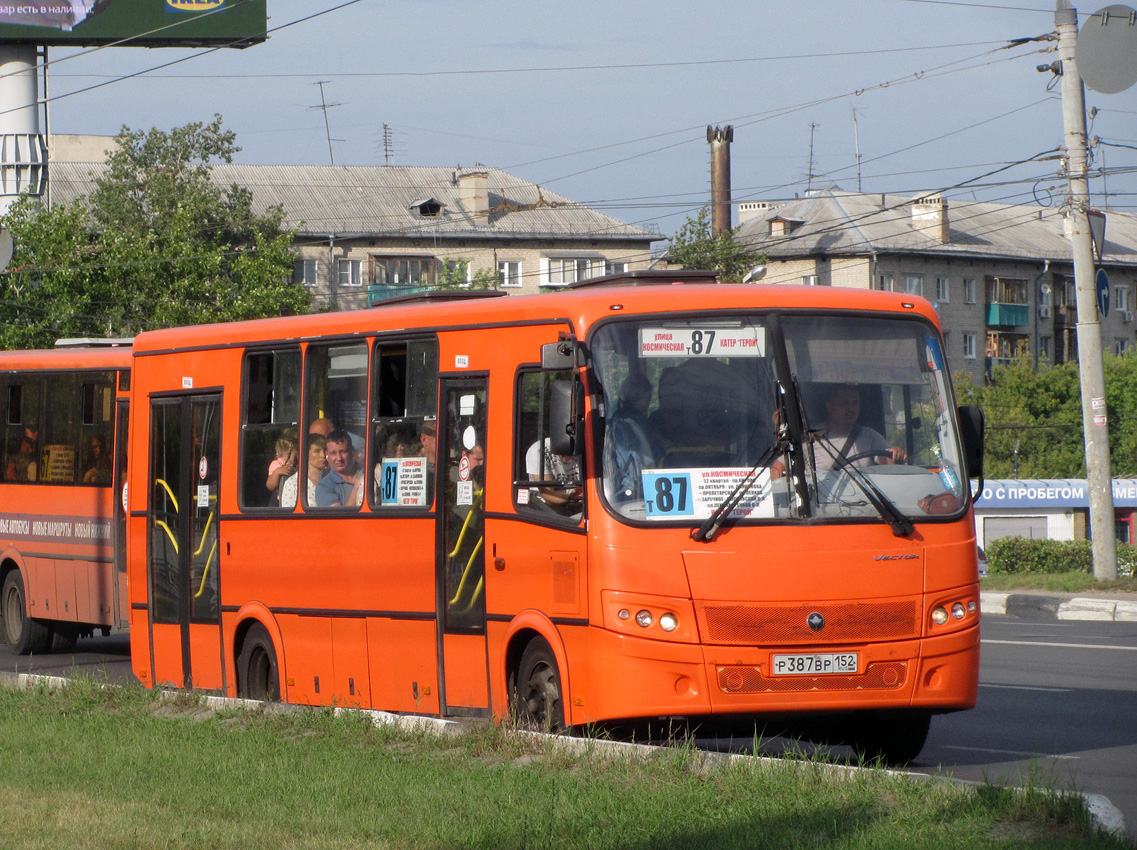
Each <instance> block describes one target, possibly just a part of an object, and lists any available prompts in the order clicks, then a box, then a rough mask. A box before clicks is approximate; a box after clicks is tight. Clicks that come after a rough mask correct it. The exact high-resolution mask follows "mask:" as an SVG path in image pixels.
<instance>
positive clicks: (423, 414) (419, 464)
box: [371, 339, 438, 508]
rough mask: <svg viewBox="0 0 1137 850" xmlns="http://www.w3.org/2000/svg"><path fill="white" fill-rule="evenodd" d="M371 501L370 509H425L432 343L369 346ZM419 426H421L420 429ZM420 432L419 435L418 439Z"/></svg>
mask: <svg viewBox="0 0 1137 850" xmlns="http://www.w3.org/2000/svg"><path fill="white" fill-rule="evenodd" d="M372 374H373V376H374V378H373V383H374V396H373V398H374V401H373V404H372V410H373V411H374V415H373V417H372V421H371V437H372V445H371V458H372V461H373V463H374V466H373V477H372V486H371V501H372V505H374V506H376V507H404V508H423V507H430V505H431V504H432V502H433V496H434V465H435V458H434V453H435V441H434V439H433V438H435V437H436V436H437V432H436V431H435V430H432V429H434V426H435V425H436V417H437V415H438V343H437V341H436V340H434V339H429V340H413V341H411V342H408V343H381V344H377V345H376V346H375V351H374V354H373V367H372ZM424 429H425V430H424ZM424 435H425V439H424Z"/></svg>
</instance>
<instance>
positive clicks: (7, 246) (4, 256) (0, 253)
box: [0, 227, 16, 271]
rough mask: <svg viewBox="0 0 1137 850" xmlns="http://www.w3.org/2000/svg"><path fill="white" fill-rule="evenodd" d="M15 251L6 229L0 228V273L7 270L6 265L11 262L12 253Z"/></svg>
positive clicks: (10, 236)
mask: <svg viewBox="0 0 1137 850" xmlns="http://www.w3.org/2000/svg"><path fill="white" fill-rule="evenodd" d="M15 250H16V245H15V243H14V242H13V241H12V234H11V233H9V232H8V228H6V227H3V228H0V271H3V270H4V269H6V268H8V263H10V262H12V252H13V251H15Z"/></svg>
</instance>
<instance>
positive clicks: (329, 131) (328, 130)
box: [310, 80, 343, 165]
mask: <svg viewBox="0 0 1137 850" xmlns="http://www.w3.org/2000/svg"><path fill="white" fill-rule="evenodd" d="M330 82H331V81H330V80H321V81H319V82H317V83H316V85H318V86H319V87H320V105H319V106H313V107H310V108H311V109H320V110H323V112H324V132H325V133H327V135H328V160H329V161H330V162H331V164H332V165H335V164H336V155H335V154H334V153H332V142H333V141H336V142H342V141H343V139H333V138H332V127H331V125H330V124H329V123H328V110H329V109H334V108H335V107H337V106H343V104H342V103H328V102H327V101H326V100H325V99H324V86H325V85H327V84H329V83H330Z"/></svg>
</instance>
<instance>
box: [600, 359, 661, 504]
mask: <svg viewBox="0 0 1137 850" xmlns="http://www.w3.org/2000/svg"><path fill="white" fill-rule="evenodd" d="M650 404H651V384H650V383H649V382H648V380H647V379H646V378H644V377H643V376H642V375H638V374H633V375H629V376H628V377H627V378H626V379H625V380H624V383H623V385H622V386H621V387H620V402H619V405H618V406H617V407H616V410H615V413H613V415H612V416H611V417H610V418H609V420H608V422H607V423H606V425H605V428H604V480H605V482H606V487H607V493H608V497H609V498H610V499H614V500H616V501H619V502H623V501H627V500H629V499H642V498H643V470H644V469H645V468H648V469H650V468H651V467H652V466H653V465H654V464H655V460H656V455H657V453H658V452H657V449H656V446H655V444H654V443H653V442H652V439H651V432H650V430H649V428H648V419H647V409H648V406H649V405H650Z"/></svg>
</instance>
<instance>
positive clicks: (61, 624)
mask: <svg viewBox="0 0 1137 850" xmlns="http://www.w3.org/2000/svg"><path fill="white" fill-rule="evenodd" d="M129 390H130V342H129V340H126V341H123V340H99V341H93V340H61V341H60V343H59V344H58V347H57V348H56V349H54V350H51V351H20V352H14V351H5V352H0V409H2V411H3V419H0V427H2V428H3V434H2V435H0V437H2V442H0V445H2V446H3V452H4V454H3V458H2V461H0V462H2V464H3V478H2V480H0V617H2V618H3V635H4V641H5V643H7V644H8V646H9V647H11V649H12V650H13V651H14V652H16V653H18V654H27V653H32V652H35V653H40V652H47V651H51V650H64V649H69V648H70V647H71V646H73V645H74V644H75V640H76V639H77V638H78V637H79V636H81V635H84V634H92V633H93V632H94V631H95V630H96V629H99V630H101V631H102V632H103V633H104V634H109V632H110V630H111V629H112V628H113V627H121V628H125V627H126V626H127V622H128V609H127V607H126V593H125V589H126V558H125V552H124V549H123V548H122V547H121V546H118V545H116V543H117V541H118V540H120V539H121V537H122V535H123V533H124V531H125V514H124V512H123V509H122V501H121V499H119V498H116V495H115V494H116V493H119V492H120V488H119V486H118V482H120V481H121V479H122V471H123V464H124V463H125V457H124V456H123V455H122V454H121V453H120V452H116V447H117V446H122V447H125V445H126V442H125V434H126V426H127V416H126V405H127V403H128V393H129Z"/></svg>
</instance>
